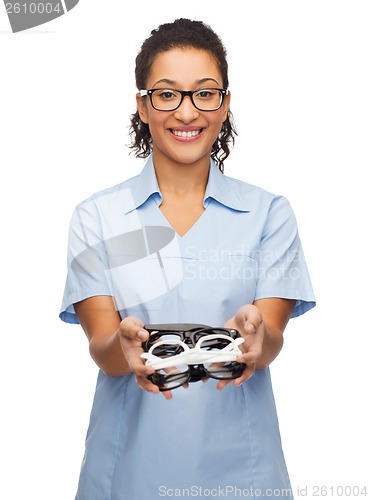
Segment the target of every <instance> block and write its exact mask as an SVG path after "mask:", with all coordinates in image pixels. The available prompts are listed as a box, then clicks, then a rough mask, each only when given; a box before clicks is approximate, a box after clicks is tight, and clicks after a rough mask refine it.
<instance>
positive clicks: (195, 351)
mask: <svg viewBox="0 0 369 500" xmlns="http://www.w3.org/2000/svg"><path fill="white" fill-rule="evenodd" d="M214 339H224V340H228V342H229V344H228V345H226V346H225V347H223V349H220V350H218V351H216V350H214V351H211V350H205V349H201V346H202V344H203V343H204V342H206V341H207V340H214ZM243 342H245V339H244V338H242V337H238V338H236V339H233V338H232V337H229V336H228V335H222V334H218V335H217V334H212V335H204V337H201V338H200V339H199V340H198V341H197V342H196V345H195V347H192V348H191V347H189V346H188V345H187V344H185V343H184V342H182V340H176V339H167V340H159V342H155V344H153V345H152V346H151V347H150V349H149V351H148V352H144V353H142V354H141V358H142V359H146V363H145V365H148V366H152V367H153V368H154V370H162V369H164V368H172V367H175V366H178V365H200V364H204V363H225V362H228V361H235V360H236V358H237V357H238V356H240V355H241V354H242V351H241V350H240V349H239V347H238V346H239V345H241V344H243ZM165 344H167V345H168V344H170V345H178V346H181V347H182V348H183V352H181V353H180V354H175V355H174V356H170V357H168V358H160V357H159V356H155V354H153V350H154V349H156V348H157V347H159V346H161V345H165Z"/></svg>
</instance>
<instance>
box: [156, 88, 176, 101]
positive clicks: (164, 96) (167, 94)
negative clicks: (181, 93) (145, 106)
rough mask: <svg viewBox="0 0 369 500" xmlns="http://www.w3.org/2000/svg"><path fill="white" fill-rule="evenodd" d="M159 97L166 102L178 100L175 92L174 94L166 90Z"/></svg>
mask: <svg viewBox="0 0 369 500" xmlns="http://www.w3.org/2000/svg"><path fill="white" fill-rule="evenodd" d="M158 95H159V97H160V98H161V99H165V100H168V99H174V98H176V94H174V92H172V91H171V90H165V91H163V92H160V93H158Z"/></svg>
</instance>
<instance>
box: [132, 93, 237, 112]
mask: <svg viewBox="0 0 369 500" xmlns="http://www.w3.org/2000/svg"><path fill="white" fill-rule="evenodd" d="M157 90H173V91H174V92H178V93H179V94H181V100H180V101H179V103H178V106H176V107H175V108H173V109H159V108H156V107H155V106H154V103H153V101H152V95H153V93H154V92H155V91H157ZM201 90H217V91H218V92H220V95H221V100H220V104H219V106H218V107H217V108H214V109H202V108H199V107H198V106H196V104H195V101H194V100H193V95H194V94H196V92H200V91H201ZM139 92H140V95H141V97H146V96H149V97H150V103H151V106H152V107H153V108H154V109H155V110H156V111H163V113H170V112H172V111H175V110H176V109H178V108H179V107H180V105H181V104H182V102H183V99H184V98H185V97H186V96H189V98H190V99H191V102H192V104H193V105H194V106H195V108H196V109H197V110H199V111H203V112H205V113H211V112H212V111H218V109H220V108H221V107H222V106H223V103H224V97H225V96H226V95H227V94H228V89H218V88H214V87H206V88H203V89H196V90H178V89H173V88H170V87H166V88H165V89H148V90H140V91H139Z"/></svg>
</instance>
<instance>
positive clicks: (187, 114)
mask: <svg viewBox="0 0 369 500" xmlns="http://www.w3.org/2000/svg"><path fill="white" fill-rule="evenodd" d="M198 116H199V111H198V109H196V108H195V106H194V105H193V103H192V101H191V98H190V96H188V95H186V96H185V97H184V98H183V101H182V102H181V105H180V106H179V108H177V109H176V110H175V112H174V117H175V118H176V119H177V120H180V121H181V122H183V123H190V122H192V121H193V120H196V118H198Z"/></svg>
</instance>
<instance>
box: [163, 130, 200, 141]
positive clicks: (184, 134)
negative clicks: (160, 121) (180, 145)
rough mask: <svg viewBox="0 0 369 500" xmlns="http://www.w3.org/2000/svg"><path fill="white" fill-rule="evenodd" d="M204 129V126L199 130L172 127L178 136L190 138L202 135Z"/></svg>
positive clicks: (174, 133) (173, 132)
mask: <svg viewBox="0 0 369 500" xmlns="http://www.w3.org/2000/svg"><path fill="white" fill-rule="evenodd" d="M202 130H203V129H202V128H200V129H198V130H189V131H185V130H173V129H171V132H172V134H173V135H175V136H176V137H183V138H186V139H189V138H191V137H196V136H197V135H200V134H201V132H202Z"/></svg>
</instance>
